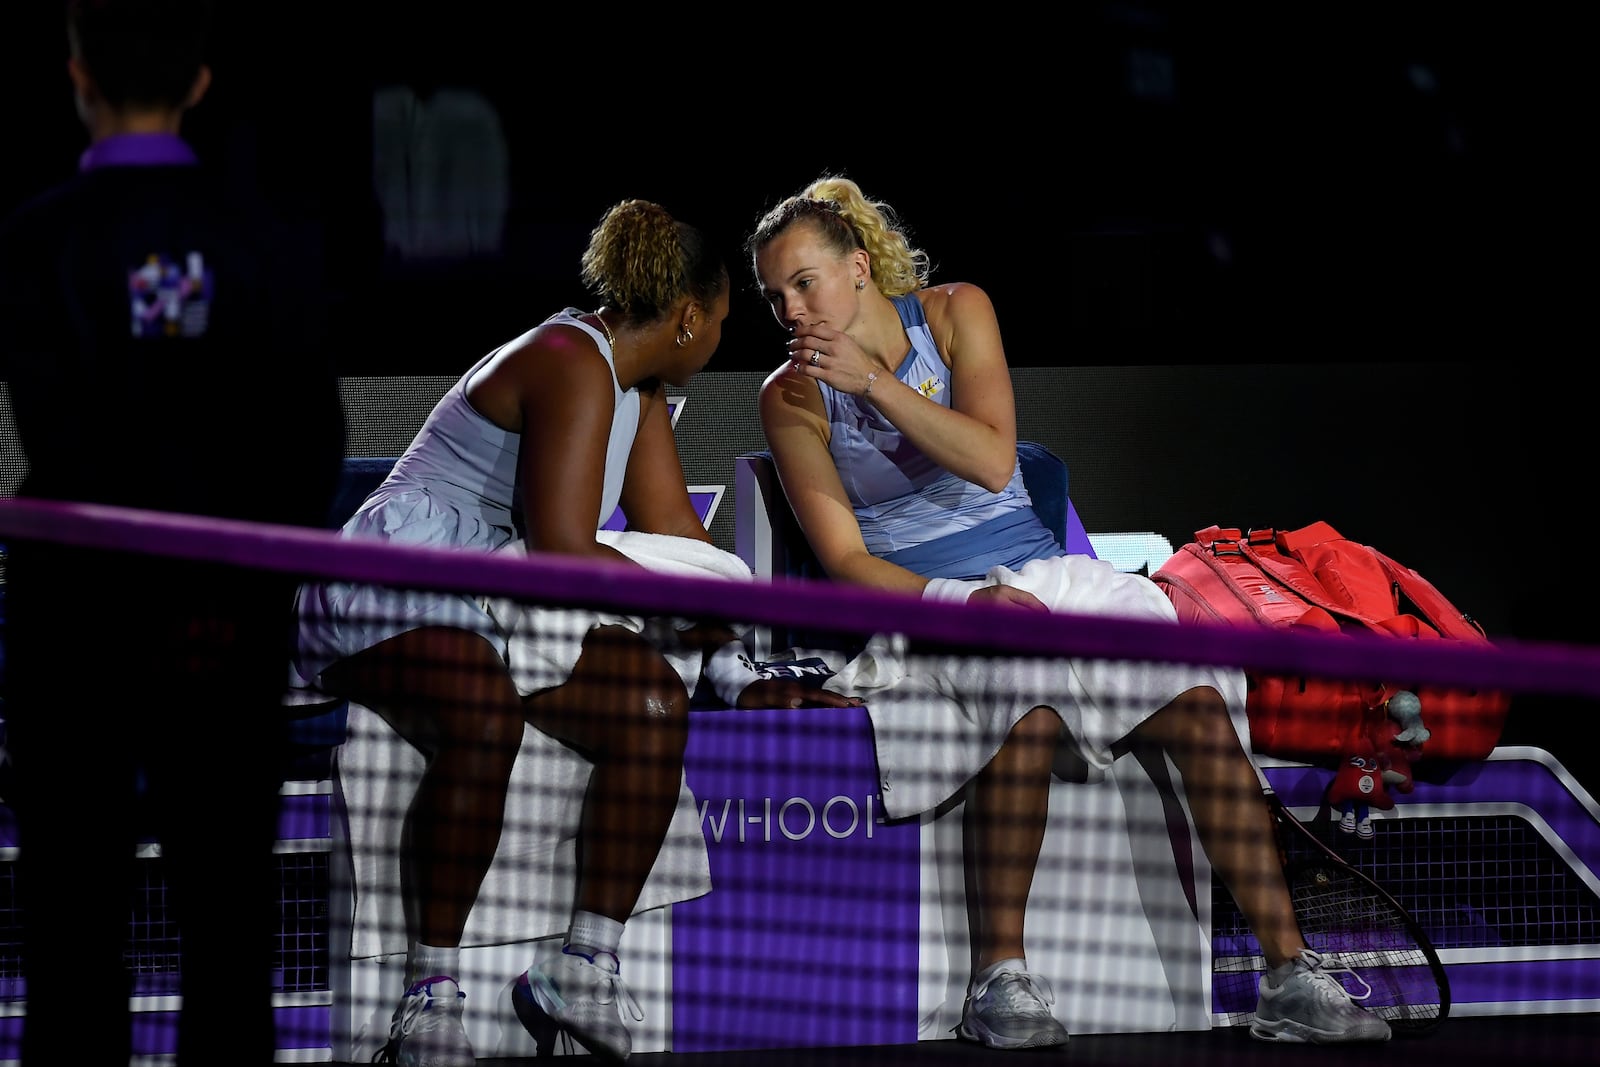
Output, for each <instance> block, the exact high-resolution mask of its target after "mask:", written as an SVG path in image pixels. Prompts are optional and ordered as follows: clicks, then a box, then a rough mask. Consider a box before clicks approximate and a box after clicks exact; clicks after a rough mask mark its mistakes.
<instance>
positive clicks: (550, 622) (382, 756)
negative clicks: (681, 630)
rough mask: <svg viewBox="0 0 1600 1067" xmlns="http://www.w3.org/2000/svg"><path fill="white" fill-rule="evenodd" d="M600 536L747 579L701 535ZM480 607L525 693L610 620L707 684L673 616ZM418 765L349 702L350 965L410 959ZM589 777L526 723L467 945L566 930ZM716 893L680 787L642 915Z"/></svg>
mask: <svg viewBox="0 0 1600 1067" xmlns="http://www.w3.org/2000/svg"><path fill="white" fill-rule="evenodd" d="M600 537H601V539H602V540H606V541H608V542H609V543H611V544H613V545H615V546H616V547H617V548H618V549H619V550H620V551H622V552H624V553H626V554H628V555H629V556H631V557H632V558H634V559H635V560H637V561H638V562H640V563H641V564H643V565H644V566H646V567H649V568H650V569H652V570H657V571H661V572H665V573H673V574H685V575H704V576H708V577H719V578H731V579H742V580H751V578H752V576H751V573H750V570H749V568H748V567H746V566H745V564H744V563H743V562H742V561H740V560H739V558H738V557H737V556H734V555H733V554H732V553H728V552H724V551H722V550H721V549H718V548H715V547H714V546H712V545H709V544H706V543H704V542H701V541H694V540H692V539H689V538H681V537H667V536H665V535H659V534H642V533H637V532H626V533H613V532H609V531H602V533H601V534H600ZM508 550H509V549H508ZM486 607H487V608H488V610H489V614H490V615H491V616H492V617H493V618H494V620H495V622H496V624H497V625H498V626H499V627H500V628H501V629H503V630H504V631H505V633H506V635H507V638H508V654H509V657H510V661H511V668H512V671H513V675H514V676H515V677H516V679H517V685H518V687H519V689H521V691H522V692H523V693H529V692H534V691H536V690H538V689H542V688H545V687H547V686H550V685H559V684H561V683H562V682H563V681H565V680H566V678H567V676H568V675H569V674H570V673H571V670H572V666H573V664H574V663H575V662H576V661H577V658H578V650H579V647H580V645H581V642H582V640H583V635H584V634H585V633H587V632H588V630H589V629H590V628H591V627H593V626H598V625H603V624H606V623H612V622H614V623H619V624H621V625H625V626H628V627H629V628H630V629H632V630H634V631H635V632H641V633H646V634H647V636H650V637H651V639H652V640H653V641H655V642H656V643H657V644H658V647H661V648H662V650H663V652H664V654H666V655H667V658H668V659H669V660H670V661H672V663H673V666H674V667H675V668H676V669H677V670H678V673H679V675H680V676H681V677H682V678H683V679H684V685H685V686H686V687H687V688H689V689H690V690H691V691H692V690H693V687H694V685H695V683H696V681H697V679H698V676H699V672H700V656H699V654H698V653H692V654H691V653H687V652H684V651H683V650H681V649H678V648H677V647H676V643H675V642H674V640H673V634H674V632H675V630H676V628H678V626H679V625H680V624H679V623H676V622H674V621H673V620H654V619H652V620H648V621H647V620H644V619H640V618H638V617H635V616H620V615H618V616H611V615H605V614H602V613H597V612H591V611H577V610H570V609H554V608H549V607H541V606H530V605H527V604H519V603H517V602H514V601H510V600H491V601H489V602H488V603H487V605H486ZM423 766H424V761H423V758H422V754H421V753H420V752H418V751H417V750H416V749H415V748H413V747H412V746H411V745H409V744H408V743H406V741H404V740H403V739H402V738H401V737H400V736H399V735H398V734H396V733H395V732H394V731H393V730H391V729H390V728H389V726H388V724H387V723H385V722H384V721H383V719H382V718H381V717H379V716H378V715H377V714H376V713H375V712H373V711H371V710H370V709H368V708H365V707H362V706H360V705H357V704H351V705H350V715H349V731H348V735H347V739H346V740H345V742H344V744H343V745H342V746H340V749H339V751H338V753H337V758H336V773H337V776H338V785H339V791H340V795H341V797H342V799H343V802H344V806H345V810H346V814H347V821H348V827H349V835H350V842H351V861H352V867H353V874H354V887H355V913H354V916H353V938H352V945H351V955H352V956H353V957H355V958H364V957H368V956H382V955H391V954H397V953H404V952H405V951H406V950H407V948H408V944H407V935H406V924H405V914H404V908H403V904H402V899H401V894H400V863H399V851H400V829H401V824H402V820H403V817H404V814H405V809H406V806H407V805H408V804H409V803H410V801H411V797H412V796H413V794H414V793H415V792H416V787H417V782H418V781H419V780H420V778H421V775H422V770H423ZM592 769H593V765H592V764H591V763H590V762H589V761H588V760H586V759H584V758H583V757H582V756H580V755H578V754H577V753H576V752H574V751H573V750H572V749H570V748H568V747H566V746H565V745H563V744H561V743H560V742H558V741H556V740H554V739H553V738H550V737H547V736H546V735H544V734H542V733H540V732H539V731H538V730H535V729H534V728H533V727H531V726H529V727H526V728H525V729H524V733H523V739H522V749H521V751H520V752H519V753H518V755H517V761H516V765H515V767H514V768H513V770H512V775H511V786H510V791H509V794H508V797H507V802H506V817H505V826H504V829H503V830H502V832H501V838H500V847H499V849H498V851H497V852H496V853H495V858H494V862H493V864H492V865H491V866H490V869H489V873H488V875H487V876H486V877H485V879H484V882H483V886H482V888H481V890H480V891H479V894H478V900H477V902H476V903H475V904H474V905H473V908H472V912H471V914H470V916H469V917H468V919H467V927H466V933H465V936H464V937H463V939H462V946H463V947H477V946H482V945H499V944H508V943H513V942H520V941H531V940H537V939H539V938H544V937H550V936H552V935H555V934H560V933H563V932H565V931H566V928H567V925H568V923H569V922H570V921H571V916H572V907H573V900H574V895H575V892H576V875H577V863H576V844H577V834H578V823H579V820H580V818H581V816H582V811H583V797H584V793H585V791H586V790H587V788H588V784H589V775H590V772H591V770H592ZM710 889H711V871H710V864H709V860H708V858H707V855H706V845H705V838H704V836H703V835H702V834H701V832H700V821H699V812H698V808H697V804H696V801H695V798H694V795H693V793H692V792H691V791H690V790H689V787H688V784H687V782H685V783H684V784H683V785H682V787H681V788H680V790H679V795H678V805H677V808H676V809H675V810H674V812H673V818H672V823H671V825H670V827H669V828H668V831H667V837H666V841H665V842H664V844H663V846H662V849H661V853H660V855H659V856H658V857H657V859H656V864H655V867H654V868H653V869H652V870H651V872H650V876H649V879H648V880H647V881H646V882H645V886H644V891H643V892H642V894H641V895H640V898H639V903H638V905H637V907H636V908H635V912H636V913H637V912H640V911H646V910H648V909H651V908H657V907H661V906H662V905H664V904H672V903H676V902H678V901H683V900H692V899H694V898H695V897H698V896H702V895H704V894H705V893H707V892H709V891H710Z"/></svg>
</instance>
